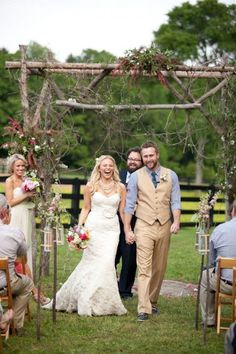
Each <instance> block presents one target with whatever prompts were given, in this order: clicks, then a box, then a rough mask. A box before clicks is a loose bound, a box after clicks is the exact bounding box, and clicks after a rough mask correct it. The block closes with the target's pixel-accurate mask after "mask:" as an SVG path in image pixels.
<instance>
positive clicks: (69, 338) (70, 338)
mask: <svg viewBox="0 0 236 354" xmlns="http://www.w3.org/2000/svg"><path fill="white" fill-rule="evenodd" d="M194 233H195V230H194V229H183V230H182V231H181V232H180V233H179V234H178V235H175V236H173V237H172V242H171V250H170V253H169V261H168V270H167V273H166V276H165V279H172V280H180V281H185V282H187V283H190V282H191V283H196V282H197V278H198V275H199V268H200V256H199V255H198V254H197V252H196V251H195V250H194ZM51 258H52V257H51ZM79 258H80V254H78V253H77V252H71V251H69V249H68V247H67V245H65V246H61V247H59V248H58V278H59V282H63V281H64V280H65V279H66V278H67V277H68V274H70V272H71V271H72V270H73V268H74V266H75V265H76V264H77V262H78V259H79ZM50 272H51V275H50V276H49V277H47V278H44V279H43V289H44V291H45V293H46V294H47V295H50V296H51V294H52V281H53V280H52V279H53V274H52V264H51V271H50ZM195 304H196V298H194V297H191V296H189V297H181V298H176V297H163V296H161V297H160V301H159V307H160V310H161V314H160V316H158V317H151V319H150V320H149V321H147V322H144V323H138V322H137V319H136V316H137V314H136V306H137V297H136V296H135V297H134V298H133V299H131V300H128V301H125V306H126V308H127V310H128V314H127V315H125V316H120V317H118V316H105V317H79V316H78V315H77V314H75V313H74V314H66V313H60V312H58V313H57V320H56V323H53V322H52V313H51V312H50V311H46V310H41V311H40V316H41V340H40V341H37V339H36V323H35V321H36V306H35V303H34V302H33V301H31V304H30V305H31V309H32V313H33V317H34V318H33V319H32V321H31V322H28V321H27V320H26V323H25V329H26V334H25V336H24V337H10V338H9V340H8V341H7V345H6V346H5V347H4V352H5V353H22V354H25V353H57V354H59V353H68V354H69V353H71V354H72V353H73V354H75V353H112V354H115V353H127V354H128V353H137V354H142V353H160V354H162V353H170V354H173V353H176V354H177V353H186V354H190V353H204V354H207V353H209V354H210V353H211V354H213V353H214V354H217V353H223V341H224V333H222V334H221V335H220V336H217V334H216V331H215V329H208V331H207V343H206V345H204V343H203V333H202V329H201V326H200V325H199V330H198V331H196V330H195V326H194V315H195Z"/></svg>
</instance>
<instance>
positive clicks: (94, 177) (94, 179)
mask: <svg viewBox="0 0 236 354" xmlns="http://www.w3.org/2000/svg"><path fill="white" fill-rule="evenodd" d="M105 159H109V160H111V161H112V162H113V165H114V173H113V181H114V182H115V189H116V191H119V185H120V177H119V171H118V168H117V165H116V162H115V160H114V158H113V157H112V156H111V155H101V156H100V157H98V158H96V163H95V166H94V168H93V170H92V173H91V176H90V178H89V184H90V187H91V193H92V194H94V193H95V192H96V190H97V188H98V184H99V180H100V178H101V174H100V171H99V168H100V165H101V163H102V161H103V160H105Z"/></svg>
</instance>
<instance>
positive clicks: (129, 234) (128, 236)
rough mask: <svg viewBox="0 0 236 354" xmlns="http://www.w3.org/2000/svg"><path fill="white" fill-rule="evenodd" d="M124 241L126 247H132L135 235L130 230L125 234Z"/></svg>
mask: <svg viewBox="0 0 236 354" xmlns="http://www.w3.org/2000/svg"><path fill="white" fill-rule="evenodd" d="M125 241H126V243H127V244H128V245H132V243H134V241H135V235H134V233H133V231H132V230H129V231H128V232H126V233H125Z"/></svg>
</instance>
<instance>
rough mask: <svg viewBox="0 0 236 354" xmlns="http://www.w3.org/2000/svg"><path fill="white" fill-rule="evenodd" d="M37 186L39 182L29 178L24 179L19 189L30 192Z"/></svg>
mask: <svg viewBox="0 0 236 354" xmlns="http://www.w3.org/2000/svg"><path fill="white" fill-rule="evenodd" d="M37 187H39V182H37V181H33V180H31V179H26V180H24V182H23V183H22V185H21V189H22V191H23V192H31V191H33V190H34V189H36V188H37Z"/></svg>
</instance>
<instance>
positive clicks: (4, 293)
mask: <svg viewBox="0 0 236 354" xmlns="http://www.w3.org/2000/svg"><path fill="white" fill-rule="evenodd" d="M0 271H3V272H5V274H6V282H7V284H6V287H5V288H4V289H1V290H0V301H1V303H4V302H5V303H6V304H7V308H8V309H12V308H13V299H12V291H11V279H10V274H9V267H8V258H7V257H5V258H0ZM10 326H11V330H12V334H16V331H15V326H14V320H12V321H11V323H10ZM1 336H2V337H7V336H8V332H6V333H1Z"/></svg>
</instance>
